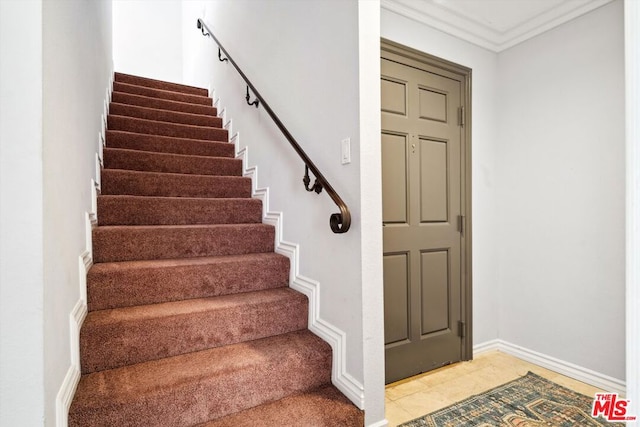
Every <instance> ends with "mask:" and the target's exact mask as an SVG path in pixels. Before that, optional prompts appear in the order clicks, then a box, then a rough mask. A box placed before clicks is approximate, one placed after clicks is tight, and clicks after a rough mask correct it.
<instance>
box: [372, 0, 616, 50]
mask: <svg viewBox="0 0 640 427" xmlns="http://www.w3.org/2000/svg"><path fill="white" fill-rule="evenodd" d="M611 1H612V0H381V5H382V7H383V8H384V9H388V10H390V11H392V12H395V13H398V14H400V15H403V16H406V17H407V18H410V19H413V20H416V21H418V22H421V23H424V24H426V25H429V26H431V27H433V28H436V29H438V30H440V31H443V32H445V33H448V34H451V35H453V36H456V37H458V38H461V39H463V40H467V41H469V42H471V43H474V44H476V45H478V46H481V47H484V48H486V49H490V50H492V51H494V52H500V51H502V50H504V49H507V48H509V47H512V46H515V45H516V44H518V43H521V42H523V41H525V40H527V39H529V38H531V37H534V36H536V35H538V34H540V33H543V32H545V31H547V30H550V29H551V28H554V27H556V26H558V25H561V24H563V23H565V22H567V21H569V20H571V19H574V18H576V17H578V16H580V15H583V14H585V13H587V12H590V11H592V10H594V9H596V8H598V7H600V6H602V5H605V4H607V3H609V2H611Z"/></svg>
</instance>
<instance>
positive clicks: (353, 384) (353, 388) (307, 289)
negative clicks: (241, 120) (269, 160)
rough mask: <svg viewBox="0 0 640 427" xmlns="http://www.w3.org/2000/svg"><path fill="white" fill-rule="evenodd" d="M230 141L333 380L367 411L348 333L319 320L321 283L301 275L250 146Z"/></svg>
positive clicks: (294, 249)
mask: <svg viewBox="0 0 640 427" xmlns="http://www.w3.org/2000/svg"><path fill="white" fill-rule="evenodd" d="M221 117H222V121H223V123H225V128H226V129H228V130H229V133H231V129H232V121H231V120H228V121H227V119H226V110H222V111H221ZM230 142H232V143H233V144H235V147H236V158H240V159H242V168H243V176H245V177H249V178H251V182H252V184H251V185H252V195H253V197H254V198H257V199H260V200H261V201H262V217H263V222H264V223H265V224H269V225H272V226H274V227H275V251H276V252H277V253H279V254H281V255H284V256H286V257H288V258H289V260H290V261H291V269H290V273H289V274H290V275H289V283H290V286H291V288H292V289H295V290H296V291H298V292H301V293H303V294H305V295H306V296H307V298H308V299H309V330H311V332H313V333H314V334H316V335H318V336H319V337H320V338H322V339H323V340H325V341H326V342H328V343H329V345H331V348H332V350H333V359H332V369H331V381H332V383H333V385H335V386H336V388H338V389H339V390H340V391H341V392H342V393H343V394H344V395H345V396H347V397H348V398H349V400H351V401H352V402H353V403H354V404H355V405H356V406H357V407H358V408H360V409H363V408H364V386H363V385H362V384H361V383H360V382H359V381H357V380H356V379H355V378H353V376H352V375H351V374H349V373H348V372H347V370H346V360H347V354H346V352H347V349H346V334H345V333H344V331H342V330H340V329H339V328H337V327H335V326H333V325H332V324H330V323H329V322H327V321H325V320H323V319H322V318H321V317H320V296H319V293H320V283H319V282H318V281H316V280H313V279H310V278H308V277H304V276H302V275H300V272H299V266H300V261H299V253H300V247H299V245H297V244H294V243H291V242H287V241H285V240H284V239H283V237H282V234H283V233H282V230H283V221H284V220H283V216H284V215H283V213H282V212H272V211H270V210H269V188H268V187H265V188H258V167H257V166H251V167H250V166H249V165H248V158H249V147H244V148H242V149H240V148H239V147H240V145H239V142H240V134H239V133H235V134H234V135H233V136H232V137H231V138H230Z"/></svg>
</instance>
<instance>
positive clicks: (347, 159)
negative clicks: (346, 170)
mask: <svg viewBox="0 0 640 427" xmlns="http://www.w3.org/2000/svg"><path fill="white" fill-rule="evenodd" d="M347 163H351V138H345V139H343V140H342V164H343V165H346V164H347Z"/></svg>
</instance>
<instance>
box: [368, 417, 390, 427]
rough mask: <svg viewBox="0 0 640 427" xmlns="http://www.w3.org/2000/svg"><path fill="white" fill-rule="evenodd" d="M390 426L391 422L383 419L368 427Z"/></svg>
mask: <svg viewBox="0 0 640 427" xmlns="http://www.w3.org/2000/svg"><path fill="white" fill-rule="evenodd" d="M388 425H389V421H387V419H386V418H385V419H383V420H381V421H378V422H376V423H373V424H369V425H368V426H367V427H387V426H388Z"/></svg>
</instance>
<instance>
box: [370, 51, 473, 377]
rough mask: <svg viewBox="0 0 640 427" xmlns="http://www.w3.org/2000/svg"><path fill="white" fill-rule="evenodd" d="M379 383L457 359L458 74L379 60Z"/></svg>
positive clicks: (459, 287) (459, 343)
mask: <svg viewBox="0 0 640 427" xmlns="http://www.w3.org/2000/svg"><path fill="white" fill-rule="evenodd" d="M381 61H382V63H381V67H382V78H381V89H382V180H383V183H382V198H383V239H384V262H383V265H384V310H385V357H386V381H387V383H390V382H393V381H397V380H399V379H402V378H406V377H409V376H411V375H415V374H419V373H421V372H426V371H429V370H431V369H434V368H438V367H440V366H443V365H446V364H449V363H453V362H457V361H460V360H462V358H463V352H462V345H463V340H462V336H463V334H464V332H463V331H464V325H463V324H462V323H461V319H462V318H463V316H462V312H463V307H462V298H463V280H462V274H463V262H462V258H463V253H462V251H463V247H462V235H463V232H464V230H463V229H462V227H463V226H464V222H463V220H464V217H463V216H462V214H463V204H464V198H465V195H464V194H463V187H464V184H463V177H464V175H463V173H464V162H463V157H462V152H461V150H462V143H461V141H462V138H463V123H462V114H463V110H461V107H462V101H463V92H464V90H463V87H464V84H463V81H462V80H461V79H455V78H452V77H450V76H447V73H442V74H444V75H442V74H438V72H437V69H436V70H434V69H433V68H432V67H428V66H425V67H420V68H418V67H417V66H409V65H405V64H403V63H400V62H398V61H395V60H389V59H385V58H382V59H381Z"/></svg>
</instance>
